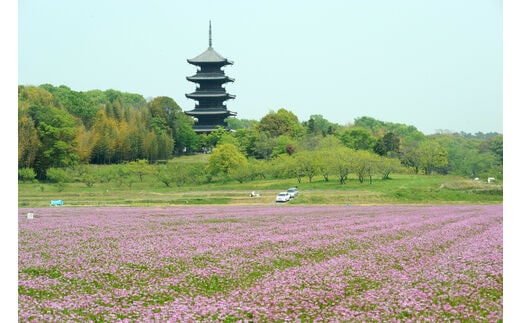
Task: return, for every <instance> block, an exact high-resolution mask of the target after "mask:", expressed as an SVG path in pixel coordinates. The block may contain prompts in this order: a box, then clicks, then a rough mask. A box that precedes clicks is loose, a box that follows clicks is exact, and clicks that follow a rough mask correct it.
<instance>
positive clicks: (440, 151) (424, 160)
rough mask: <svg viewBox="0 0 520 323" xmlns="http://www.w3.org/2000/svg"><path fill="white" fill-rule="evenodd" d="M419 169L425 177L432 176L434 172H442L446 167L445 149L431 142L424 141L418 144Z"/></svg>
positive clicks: (446, 153)
mask: <svg viewBox="0 0 520 323" xmlns="http://www.w3.org/2000/svg"><path fill="white" fill-rule="evenodd" d="M418 155H419V167H421V168H422V169H423V171H424V173H425V174H426V175H430V174H432V172H433V171H434V170H437V171H441V172H443V171H444V168H445V167H446V166H447V165H448V152H447V151H446V149H445V148H443V147H442V146H441V145H439V144H438V143H437V142H435V141H432V140H426V141H423V142H421V143H420V144H419V147H418Z"/></svg>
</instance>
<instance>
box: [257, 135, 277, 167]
mask: <svg viewBox="0 0 520 323" xmlns="http://www.w3.org/2000/svg"><path fill="white" fill-rule="evenodd" d="M275 147H276V139H275V138H273V137H271V135H270V134H269V133H267V132H260V133H259V134H258V137H257V140H256V142H255V144H254V154H255V157H256V158H262V159H264V160H269V159H271V157H272V156H273V152H274V150H275Z"/></svg>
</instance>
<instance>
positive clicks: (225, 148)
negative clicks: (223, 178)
mask: <svg viewBox="0 0 520 323" xmlns="http://www.w3.org/2000/svg"><path fill="white" fill-rule="evenodd" d="M244 164H247V159H246V157H245V156H244V155H242V153H240V151H239V150H238V148H237V147H236V146H235V145H232V144H228V143H224V144H221V145H219V146H217V147H216V148H215V149H213V151H212V152H211V155H210V156H209V160H208V166H207V167H208V171H209V173H210V174H213V175H217V174H224V175H229V174H230V173H231V171H232V170H233V169H236V168H238V167H241V166H243V165H244Z"/></svg>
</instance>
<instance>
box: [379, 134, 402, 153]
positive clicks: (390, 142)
mask: <svg viewBox="0 0 520 323" xmlns="http://www.w3.org/2000/svg"><path fill="white" fill-rule="evenodd" d="M399 147H400V139H399V137H397V135H395V134H394V133H393V132H387V133H385V135H384V136H383V137H382V138H379V139H377V141H376V143H375V144H374V152H375V153H377V154H378V155H379V156H388V155H394V156H397V155H398V153H399Z"/></svg>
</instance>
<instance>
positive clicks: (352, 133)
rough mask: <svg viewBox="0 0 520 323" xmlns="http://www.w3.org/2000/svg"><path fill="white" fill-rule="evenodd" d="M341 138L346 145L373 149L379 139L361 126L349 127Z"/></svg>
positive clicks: (357, 148)
mask: <svg viewBox="0 0 520 323" xmlns="http://www.w3.org/2000/svg"><path fill="white" fill-rule="evenodd" d="M340 139H341V141H342V142H343V144H344V145H345V146H346V147H348V148H352V149H354V150H372V149H373V147H374V144H375V143H376V140H377V139H376V138H375V137H373V136H372V134H371V133H370V131H368V130H367V129H364V128H359V127H351V128H347V129H346V130H345V131H344V132H343V133H342V134H341V136H340Z"/></svg>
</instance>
